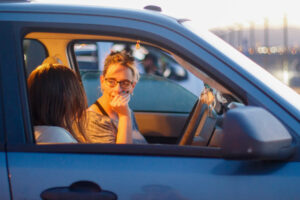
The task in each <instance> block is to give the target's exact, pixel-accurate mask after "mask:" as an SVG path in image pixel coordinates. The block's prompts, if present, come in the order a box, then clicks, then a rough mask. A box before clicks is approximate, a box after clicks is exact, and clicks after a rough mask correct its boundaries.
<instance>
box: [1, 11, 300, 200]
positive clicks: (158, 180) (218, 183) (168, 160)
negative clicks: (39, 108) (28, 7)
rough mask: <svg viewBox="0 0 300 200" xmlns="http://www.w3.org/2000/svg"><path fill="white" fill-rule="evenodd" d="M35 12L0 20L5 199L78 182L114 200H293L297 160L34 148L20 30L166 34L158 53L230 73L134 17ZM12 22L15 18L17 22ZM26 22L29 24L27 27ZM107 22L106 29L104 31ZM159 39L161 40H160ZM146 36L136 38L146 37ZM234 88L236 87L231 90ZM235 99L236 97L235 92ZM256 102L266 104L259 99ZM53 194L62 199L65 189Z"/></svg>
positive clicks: (148, 149)
mask: <svg viewBox="0 0 300 200" xmlns="http://www.w3.org/2000/svg"><path fill="white" fill-rule="evenodd" d="M60 8H61V9H62V7H60ZM36 9H38V10H39V12H34V13H27V14H24V12H17V11H15V12H10V13H7V12H6V13H5V16H6V18H8V19H10V20H8V21H1V24H0V25H1V27H4V29H2V31H1V32H0V35H1V37H0V41H1V43H2V44H5V45H6V46H7V48H5V50H4V49H1V50H0V52H1V60H0V66H2V68H1V69H2V70H1V74H0V75H1V80H2V82H3V81H5V84H6V85H8V86H9V89H5V90H3V92H4V95H3V96H2V97H3V101H4V102H3V108H4V118H5V120H4V126H5V127H6V129H5V135H6V137H7V163H8V169H9V172H10V176H9V177H10V185H11V194H12V197H13V198H14V199H40V198H41V197H40V195H41V194H42V193H43V192H44V191H46V190H48V189H51V188H55V187H67V186H70V185H71V184H73V183H77V185H78V184H81V183H82V182H81V183H78V181H90V182H94V183H96V184H98V185H99V186H100V187H101V188H102V189H103V190H106V191H110V192H112V193H114V194H115V195H116V196H117V197H118V199H172V200H174V199H175V200H176V199H233V198H236V199H297V198H298V196H299V193H298V185H299V183H300V178H299V176H300V173H299V170H298V168H299V162H298V160H297V159H294V161H280V162H268V161H260V160H244V159H240V160H239V159H236V160H226V159H223V152H222V149H221V148H220V147H207V146H196V147H195V146H178V145H110V144H60V145H59V144H53V145H37V144H35V141H34V139H33V131H32V124H31V119H30V111H29V104H28V98H27V88H26V78H25V77H26V76H25V74H26V73H25V66H24V61H23V47H22V40H23V38H24V35H25V34H24V32H23V31H24V30H27V31H28V32H30V31H37V30H39V31H42V30H43V31H45V30H51V31H54V30H55V31H62V32H67V31H70V30H71V31H74V30H79V31H81V32H82V31H86V30H88V31H93V30H94V31H95V32H98V33H99V32H101V30H102V31H104V32H103V33H107V32H105V31H108V30H110V31H109V32H110V33H111V32H113V33H114V34H117V33H119V34H121V32H125V33H126V35H127V36H128V35H131V34H133V35H131V36H134V34H136V33H137V32H139V31H141V32H142V31H144V32H143V33H148V34H149V35H150V36H151V37H152V36H153V32H158V33H160V34H163V33H164V32H167V33H168V34H166V35H168V37H169V39H170V40H168V41H165V42H161V43H163V44H162V45H163V47H165V48H169V50H170V51H172V50H174V49H176V48H171V47H175V46H176V45H177V47H181V50H176V51H175V52H176V53H178V54H179V55H180V56H181V57H182V59H183V60H187V61H190V62H191V63H193V64H194V65H196V66H201V67H202V68H204V69H207V72H209V70H214V68H209V67H210V65H208V64H207V63H213V64H215V65H216V66H218V67H222V70H223V71H224V73H223V74H222V73H220V72H218V73H216V74H215V77H216V80H218V81H220V80H219V79H218V77H222V78H224V79H222V80H223V81H224V80H228V79H229V76H228V74H227V73H229V74H230V73H233V72H232V68H231V67H232V66H231V65H230V64H232V63H230V64H224V62H221V60H220V59H218V56H216V55H215V56H212V55H208V53H207V56H203V57H202V55H203V54H206V53H205V50H204V49H202V48H201V47H199V46H195V44H194V43H193V42H191V41H190V40H189V39H187V38H185V37H183V36H182V35H180V34H179V35H178V32H172V31H170V29H166V27H158V26H156V25H155V24H151V23H146V22H143V23H146V24H144V26H141V25H143V23H142V21H141V20H140V19H136V20H130V18H128V16H127V17H126V18H125V17H123V18H120V19H118V18H117V17H113V18H109V17H108V16H104V17H103V16H99V15H96V14H95V15H94V16H93V15H83V14H82V13H81V14H78V15H77V14H76V13H74V14H72V15H66V16H65V15H64V14H63V13H60V14H57V13H56V12H49V13H46V14H43V12H40V9H46V8H45V6H41V7H36ZM53 9H54V8H53ZM74 9H75V10H76V8H74ZM58 10H59V9H58ZM52 11H53V10H52ZM55 11H57V9H55ZM79 11H80V9H79ZM79 11H78V12H79ZM92 11H93V10H91V12H92ZM96 11H97V12H98V10H96ZM99 11H101V10H99ZM94 12H95V11H94ZM106 12H107V10H106ZM129 14H130V13H129ZM131 14H132V15H133V14H136V13H131ZM49 15H50V16H49ZM147 16H148V15H147ZM27 17H28V18H27ZM103 18H104V19H103ZM132 18H133V17H132ZM154 18H155V17H154ZM0 19H1V18H0ZM20 19H22V20H21V21H18V20H20ZM155 19H156V18H155ZM31 20H33V22H34V23H30V25H29V22H32V21H31ZM78 22H80V23H78ZM135 22H136V23H137V24H135ZM103 23H104V24H103ZM107 23H111V24H109V26H107ZM95 24H96V25H95ZM105 24H106V25H105ZM123 24H126V25H127V26H129V27H130V30H132V29H134V28H136V29H137V32H135V33H132V32H130V31H129V29H126V27H122V28H123V29H122V30H119V29H120V27H119V26H120V25H121V26H122V25H123ZM140 26H141V27H140ZM112 27H114V28H112ZM105 28H106V29H105ZM109 28H110V29H109ZM143 28H144V30H142V29H143ZM118 30H119V31H118ZM179 32H180V31H179ZM149 35H148V36H149ZM166 35H164V36H161V37H164V38H165V39H167V36H166ZM150 36H149V37H147V34H145V35H144V37H145V38H148V39H149V38H150ZM159 39H160V38H159ZM149 40H150V39H149ZM157 40H158V39H157ZM174 40H175V41H176V40H178V41H177V42H173V43H172V44H169V46H168V43H169V42H170V41H174ZM152 42H153V43H155V44H157V45H160V44H161V43H159V42H157V41H156V40H155V39H153V38H152ZM181 43H182V44H181ZM175 44H176V45H175ZM172 45H174V46H172ZM193 50H197V51H196V52H197V53H198V54H197V55H195V54H193V55H190V52H191V51H193ZM63 62H64V61H63ZM216 68H217V67H216ZM3 72H5V73H3ZM236 80H239V82H238V81H236ZM228 82H229V83H226V84H224V85H225V86H228V84H231V83H232V86H231V87H230V88H231V89H232V90H233V91H234V92H236V93H237V94H238V93H239V90H242V91H243V92H244V91H247V90H244V87H245V85H246V86H249V87H250V86H251V83H249V82H247V80H245V79H243V78H242V77H241V76H238V75H237V74H234V75H233V76H232V80H228ZM221 83H223V82H221ZM238 83H239V84H240V85H239V86H237V85H238ZM251 90H253V91H256V89H255V88H254V87H251ZM248 91H249V90H248ZM256 92H257V91H256ZM241 93H242V92H241ZM257 93H258V92H257ZM253 94H255V92H253V93H252V95H253ZM240 95H241V96H243V94H240ZM245 96H247V95H245ZM260 97H261V98H263V99H267V97H265V96H263V95H261V96H260ZM271 104H272V103H271ZM274 107H275V106H274ZM232 144H234V143H232ZM89 186H91V184H87V185H85V186H83V187H79V188H86V190H88V191H94V190H93V188H89ZM91 187H93V186H91ZM71 189H72V188H71ZM73 189H74V187H73ZM71 191H72V190H71ZM48 192H49V190H48ZM51 192H53V190H52V191H50V193H51ZM60 192H61V195H63V194H64V193H68V192H70V190H69V191H68V190H67V191H60ZM110 194H111V193H110ZM75 195H76V194H75ZM77 195H79V194H77ZM112 196H114V195H112Z"/></svg>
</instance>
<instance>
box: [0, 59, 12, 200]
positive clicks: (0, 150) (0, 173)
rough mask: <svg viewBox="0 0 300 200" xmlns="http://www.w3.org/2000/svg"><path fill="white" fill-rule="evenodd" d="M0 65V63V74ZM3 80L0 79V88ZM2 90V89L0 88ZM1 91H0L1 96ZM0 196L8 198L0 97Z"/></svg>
mask: <svg viewBox="0 0 300 200" xmlns="http://www.w3.org/2000/svg"><path fill="white" fill-rule="evenodd" d="M1 71H2V70H1V65H0V74H1ZM2 86H3V82H2V81H0V88H1V89H2ZM1 91H2V90H1ZM2 96H3V93H1V97H2ZM0 105H1V106H0V115H1V117H0V177H1V178H0V188H1V190H0V196H1V198H3V199H10V187H9V175H8V174H9V170H8V167H7V155H6V148H5V137H4V136H5V135H4V132H5V130H4V127H3V122H4V116H5V115H4V112H3V110H2V108H3V104H2V98H0Z"/></svg>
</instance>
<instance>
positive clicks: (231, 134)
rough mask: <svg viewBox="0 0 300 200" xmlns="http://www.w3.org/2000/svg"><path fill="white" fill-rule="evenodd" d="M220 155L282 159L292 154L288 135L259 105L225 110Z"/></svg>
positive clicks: (238, 157)
mask: <svg viewBox="0 0 300 200" xmlns="http://www.w3.org/2000/svg"><path fill="white" fill-rule="evenodd" d="M221 148H222V152H223V156H224V158H229V159H258V160H282V159H286V158H288V157H289V156H291V155H292V153H293V152H294V151H295V148H294V147H293V145H292V137H291V135H290V134H289V132H288V131H287V130H286V128H285V127H284V126H283V125H282V123H281V122H280V121H279V120H278V119H276V118H275V117H274V116H273V115H271V114H270V113H269V112H268V111H266V110H265V109H263V108H259V107H251V106H247V107H246V106H245V107H239V108H235V109H232V110H229V111H228V112H227V113H226V116H225V118H224V122H223V139H222V143H221Z"/></svg>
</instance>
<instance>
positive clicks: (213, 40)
mask: <svg viewBox="0 0 300 200" xmlns="http://www.w3.org/2000/svg"><path fill="white" fill-rule="evenodd" d="M182 25H184V26H185V27H186V28H188V29H189V30H191V31H192V32H194V33H195V34H197V35H198V36H199V37H200V38H203V39H204V40H205V41H206V42H207V43H209V45H210V46H211V47H212V48H214V49H216V50H217V52H218V53H220V54H223V55H225V57H227V58H228V59H230V62H234V63H236V64H238V65H239V67H240V68H241V70H243V71H245V72H246V73H249V74H251V75H252V76H253V77H255V78H256V79H257V81H260V82H263V83H264V85H266V86H267V87H268V89H270V90H272V91H274V92H275V93H277V94H278V96H280V97H282V98H283V99H284V100H285V101H287V102H289V103H290V104H292V105H293V107H295V108H297V109H298V110H299V112H300V103H299V102H300V95H299V94H297V93H296V92H295V91H294V90H292V89H291V88H290V87H288V86H286V85H284V84H283V83H282V82H280V81H279V80H278V79H277V78H275V77H274V76H273V75H272V74H270V73H269V72H268V71H266V70H265V69H264V68H262V67H261V66H259V65H258V64H256V63H254V62H253V61H252V60H250V59H249V58H248V57H246V56H245V55H243V54H242V53H240V52H239V51H237V50H236V49H235V48H233V47H232V46H231V45H229V44H228V43H226V42H225V41H223V40H222V39H220V38H219V37H217V36H216V35H214V34H213V33H211V32H209V31H208V30H206V29H202V28H201V27H200V26H199V24H197V23H196V22H195V21H185V22H183V23H182ZM222 57H223V56H222Z"/></svg>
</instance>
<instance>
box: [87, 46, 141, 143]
mask: <svg viewBox="0 0 300 200" xmlns="http://www.w3.org/2000/svg"><path fill="white" fill-rule="evenodd" d="M138 79H139V74H138V71H137V69H136V66H135V64H134V58H133V57H132V56H131V55H129V54H127V53H126V52H111V53H110V54H109V55H108V56H107V58H106V59H105V63H104V69H103V73H102V75H101V76H100V82H101V90H102V96H101V97H100V98H99V99H97V101H96V102H95V103H94V104H92V105H91V106H90V107H89V108H88V110H87V119H86V125H87V127H86V130H85V138H86V142H87V143H118V144H131V143H146V140H145V139H144V137H143V136H142V135H141V134H140V133H139V131H138V128H137V124H136V121H135V118H134V115H133V112H132V111H131V110H130V108H129V106H128V103H129V101H130V95H131V94H132V93H133V90H134V87H135V85H136V83H137V81H138Z"/></svg>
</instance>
